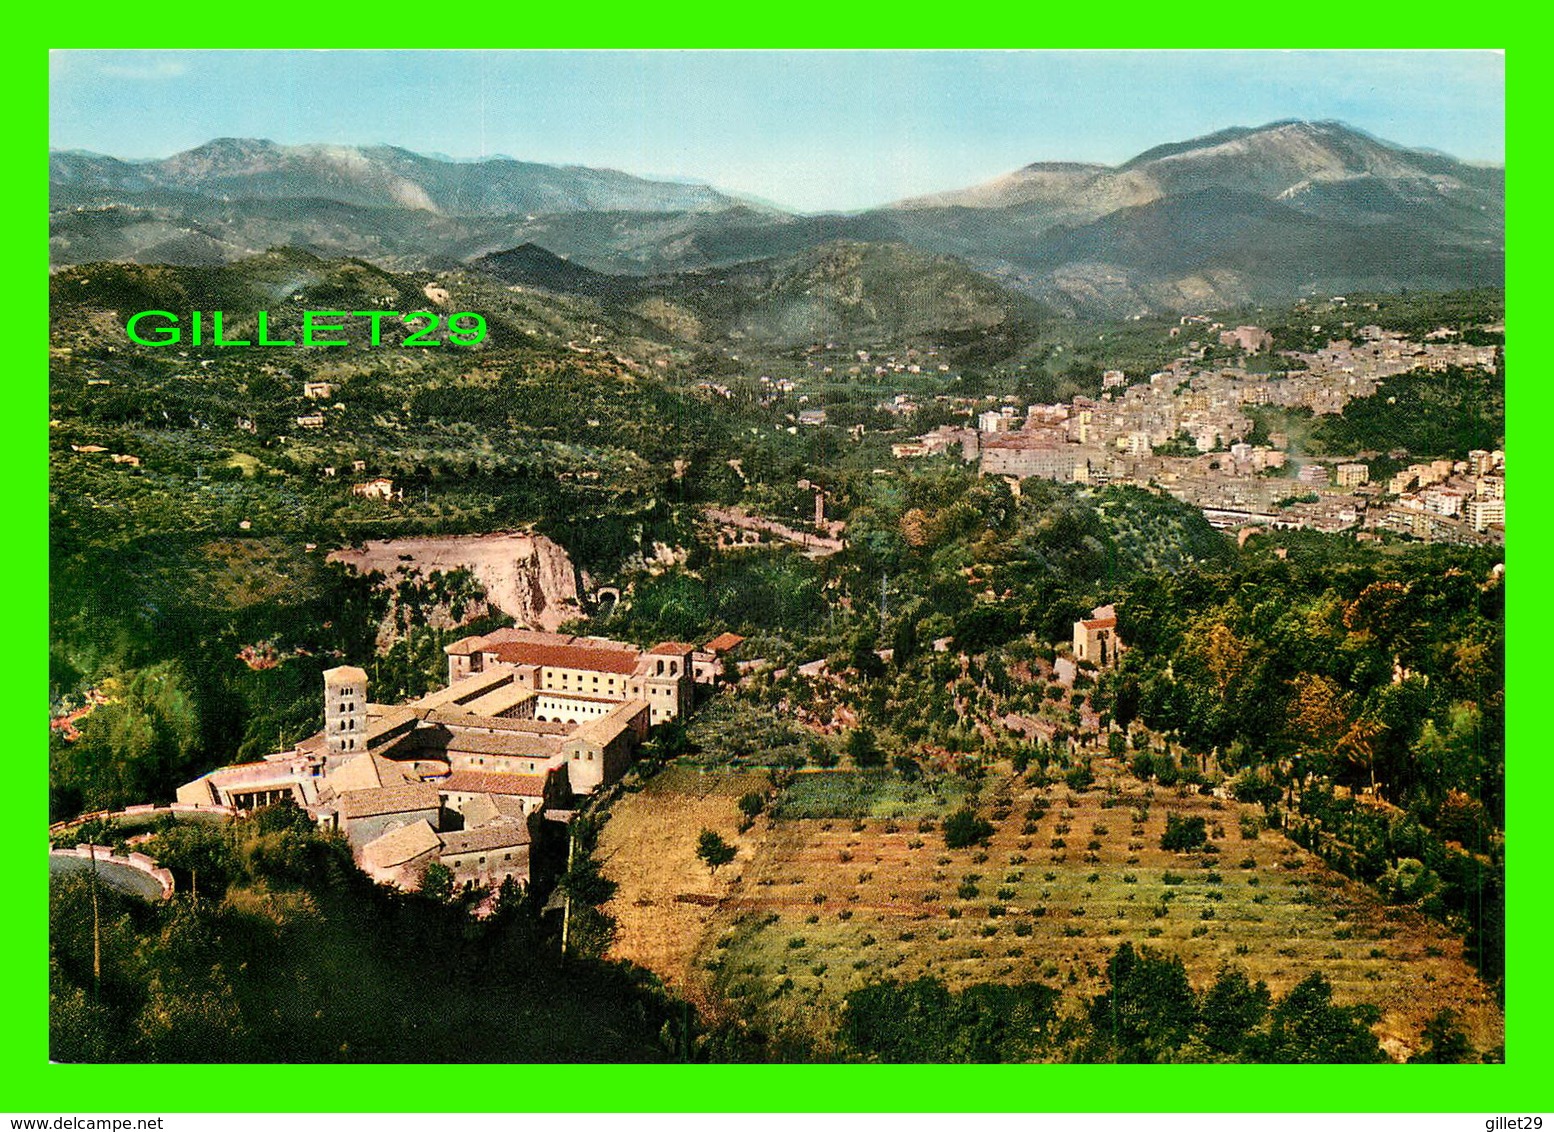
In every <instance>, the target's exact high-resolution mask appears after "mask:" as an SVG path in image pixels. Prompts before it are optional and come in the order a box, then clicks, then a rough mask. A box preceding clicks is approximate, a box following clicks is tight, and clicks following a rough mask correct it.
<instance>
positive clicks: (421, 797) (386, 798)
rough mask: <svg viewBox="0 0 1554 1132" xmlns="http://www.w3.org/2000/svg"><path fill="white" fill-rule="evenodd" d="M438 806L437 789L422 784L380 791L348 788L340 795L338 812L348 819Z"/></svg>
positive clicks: (406, 812) (391, 787)
mask: <svg viewBox="0 0 1554 1132" xmlns="http://www.w3.org/2000/svg"><path fill="white" fill-rule="evenodd" d="M437 806H438V798H437V791H436V790H433V789H432V788H431V787H430V786H426V785H424V784H422V783H416V784H415V785H414V786H387V787H384V788H383V789H381V790H348V791H346V792H345V793H344V794H341V795H340V815H341V816H342V817H344V818H346V819H347V820H349V819H351V818H367V817H375V816H377V815H379V814H408V813H414V812H415V811H416V810H435V809H437Z"/></svg>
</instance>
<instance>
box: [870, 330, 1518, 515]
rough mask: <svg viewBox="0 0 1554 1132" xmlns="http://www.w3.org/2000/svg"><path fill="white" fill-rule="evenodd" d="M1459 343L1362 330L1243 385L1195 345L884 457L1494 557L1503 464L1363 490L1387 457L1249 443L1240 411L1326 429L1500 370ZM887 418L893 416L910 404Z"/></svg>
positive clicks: (1249, 350)
mask: <svg viewBox="0 0 1554 1132" xmlns="http://www.w3.org/2000/svg"><path fill="white" fill-rule="evenodd" d="M1197 320H1202V321H1203V322H1204V325H1202V326H1201V327H1199V326H1198V322H1197ZM1188 327H1192V328H1194V329H1196V330H1199V331H1201V332H1202V333H1203V334H1204V336H1207V335H1208V334H1211V333H1213V334H1217V335H1218V338H1217V340H1218V341H1219V342H1220V344H1221V345H1223V346H1233V347H1236V348H1239V349H1240V350H1242V351H1244V352H1245V353H1246V354H1248V355H1251V354H1256V353H1259V352H1261V351H1264V350H1266V349H1269V348H1270V345H1271V341H1272V340H1271V337H1270V336H1269V334H1268V332H1267V331H1266V330H1264V329H1262V328H1260V327H1256V326H1237V327H1234V328H1230V329H1224V328H1221V327H1220V326H1219V324H1217V323H1209V322H1207V320H1206V319H1203V316H1187V317H1184V318H1183V320H1182V327H1180V328H1173V330H1175V329H1186V328H1188ZM1454 337H1455V336H1454V335H1453V334H1452V333H1451V332H1448V331H1444V330H1443V331H1437V332H1435V333H1432V334H1430V335H1427V336H1426V340H1425V341H1423V342H1414V341H1410V340H1408V339H1407V338H1405V337H1404V336H1403V335H1401V334H1399V333H1397V332H1394V331H1388V330H1383V329H1382V328H1381V327H1379V326H1374V325H1371V326H1364V327H1361V328H1359V329H1358V330H1357V331H1355V332H1354V336H1353V338H1352V339H1351V338H1345V339H1340V340H1335V341H1330V342H1329V343H1328V345H1327V346H1326V347H1324V348H1322V349H1320V350H1316V351H1311V352H1300V351H1285V352H1284V354H1283V356H1284V357H1285V358H1286V359H1288V361H1287V364H1288V365H1289V367H1290V368H1289V369H1288V370H1287V371H1284V372H1280V373H1277V374H1256V373H1251V372H1248V370H1247V369H1246V368H1244V365H1243V366H1240V367H1222V368H1217V369H1210V368H1204V367H1203V366H1202V365H1201V360H1202V358H1203V357H1204V353H1205V351H1204V348H1203V346H1202V345H1201V343H1200V342H1199V341H1198V340H1196V339H1194V340H1191V341H1189V342H1188V344H1187V345H1188V351H1187V353H1185V354H1184V355H1183V356H1181V357H1179V358H1177V359H1176V360H1175V361H1174V362H1172V363H1171V364H1170V365H1169V366H1167V367H1166V368H1165V369H1163V370H1160V371H1158V372H1156V373H1152V374H1150V375H1149V376H1148V377H1147V378H1145V379H1143V380H1140V381H1130V380H1129V378H1128V376H1127V375H1126V374H1125V373H1123V372H1122V371H1120V370H1108V371H1107V372H1106V373H1105V374H1104V376H1103V378H1102V390H1101V393H1100V396H1099V397H1094V398H1092V397H1075V398H1074V399H1073V400H1072V401H1070V402H1067V403H1060V404H1052V405H1042V404H1032V405H1028V406H1025V407H1024V409H1023V411H1022V410H1021V408H1020V406H1019V404H1018V401H1017V399H1016V398H1014V397H1012V396H1009V397H1002V398H994V400H995V401H1001V402H1003V403H1002V404H999V405H998V406H997V407H994V408H984V409H981V410H980V411H978V406H977V405H976V403H975V402H972V403H969V404H967V405H966V406H965V407H963V409H962V411H963V412H965V413H966V414H967V415H968V416H970V415H972V414H975V415H974V420H973V421H972V422H971V423H968V424H967V425H965V426H954V425H944V426H940V427H939V428H936V429H934V430H932V431H930V432H928V433H925V434H923V435H920V436H916V437H913V438H912V439H911V440H908V441H905V442H902V443H898V444H894V445H892V447H891V453H892V455H894V456H895V457H896V458H898V459H908V458H915V457H923V456H934V455H939V454H943V453H951V454H957V455H959V457H960V458H961V459H962V460H964V461H966V462H968V463H973V462H974V463H976V464H977V465H978V467H979V469H980V471H981V472H982V473H983V474H984V475H994V476H1002V477H1005V478H1007V479H1009V480H1010V481H1011V482H1012V483H1013V484H1014V485H1015V486H1016V487H1017V486H1018V481H1019V480H1021V479H1025V478H1028V477H1036V478H1041V479H1049V480H1055V481H1057V482H1060V483H1077V484H1087V485H1093V486H1100V485H1104V484H1108V483H1120V484H1132V485H1136V486H1139V487H1147V488H1151V489H1154V490H1157V491H1160V492H1162V493H1165V494H1168V495H1171V496H1173V497H1175V498H1176V499H1179V500H1182V501H1183V502H1186V503H1190V504H1192V505H1194V506H1196V507H1198V508H1200V509H1201V510H1202V511H1203V512H1204V514H1205V516H1206V517H1207V518H1208V520H1209V522H1210V523H1212V524H1213V525H1215V526H1217V527H1221V528H1239V527H1246V526H1252V527H1257V526H1266V527H1275V528H1305V529H1313V530H1319V531H1323V532H1326V533H1337V532H1342V531H1353V532H1356V533H1358V534H1359V535H1362V536H1368V537H1375V535H1374V532H1375V531H1378V530H1387V531H1393V532H1396V533H1401V534H1408V535H1412V536H1414V537H1417V538H1421V539H1424V540H1427V541H1431V542H1449V543H1458V544H1470V545H1471V544H1479V543H1484V544H1500V543H1503V542H1504V537H1505V453H1504V452H1503V451H1498V450H1496V451H1489V450H1475V451H1473V452H1470V453H1469V455H1468V458H1467V459H1466V460H1459V461H1451V460H1436V461H1432V462H1429V463H1420V464H1412V465H1410V466H1408V467H1407V468H1405V469H1404V470H1402V471H1400V472H1398V473H1397V474H1396V475H1393V476H1391V477H1390V478H1389V479H1388V480H1387V481H1386V482H1385V483H1379V482H1372V481H1371V478H1370V467H1369V464H1368V463H1367V462H1366V459H1367V458H1374V457H1376V456H1379V455H1383V454H1382V453H1352V454H1350V455H1349V456H1348V457H1347V458H1345V457H1331V456H1324V457H1322V458H1320V459H1318V458H1314V457H1310V456H1306V455H1303V454H1301V453H1300V452H1299V451H1298V448H1297V445H1295V444H1292V438H1291V437H1290V436H1289V435H1288V434H1286V433H1282V432H1272V433H1269V434H1268V435H1267V437H1266V443H1256V444H1254V443H1251V442H1250V441H1249V439H1248V438H1249V437H1251V436H1252V434H1253V431H1254V425H1255V422H1254V421H1253V419H1252V417H1251V416H1250V415H1248V413H1247V411H1246V410H1247V409H1248V408H1251V407H1256V406H1271V407H1275V408H1280V409H1304V410H1308V411H1309V412H1310V413H1311V414H1312V415H1313V416H1322V415H1327V414H1334V413H1339V412H1342V411H1343V409H1344V407H1345V406H1346V405H1347V404H1348V403H1349V402H1350V401H1352V400H1354V399H1356V398H1360V397H1369V396H1371V395H1372V394H1374V393H1375V392H1376V390H1377V387H1378V385H1379V384H1380V382H1381V381H1383V380H1384V379H1386V378H1388V377H1394V376H1397V375H1400V374H1404V373H1408V372H1411V371H1415V370H1419V369H1425V370H1432V371H1444V370H1445V369H1447V368H1448V367H1463V368H1482V369H1492V368H1493V367H1494V365H1495V364H1496V357H1495V353H1496V351H1495V347H1493V346H1474V345H1470V344H1467V343H1464V342H1460V341H1455V340H1453V339H1454ZM903 401H905V402H906V404H903ZM881 407H882V408H886V409H889V410H890V411H893V412H902V411H903V410H904V409H906V408H909V407H910V398H905V397H898V398H896V400H895V401H894V402H891V403H888V404H887V405H883V406H881Z"/></svg>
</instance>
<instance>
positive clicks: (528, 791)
mask: <svg viewBox="0 0 1554 1132" xmlns="http://www.w3.org/2000/svg"><path fill="white" fill-rule="evenodd" d="M548 777H549V775H544V774H509V773H505V772H503V771H494V770H492V771H480V770H456V771H454V772H453V773H452V774H450V775H449V776H448V777H447V778H446V779H445V780H444V781H442V782H439V783H438V784H437V790H438V792H439V793H442V794H517V795H521V796H522V797H525V798H543V797H544V796H545V780H546V779H547V778H548Z"/></svg>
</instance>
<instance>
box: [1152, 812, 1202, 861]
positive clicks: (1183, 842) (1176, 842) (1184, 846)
mask: <svg viewBox="0 0 1554 1132" xmlns="http://www.w3.org/2000/svg"><path fill="white" fill-rule="evenodd" d="M1207 824H1208V823H1207V822H1205V821H1204V820H1203V817H1202V816H1201V815H1194V816H1192V817H1182V816H1180V815H1178V814H1167V815H1166V827H1165V832H1164V833H1162V834H1161V835H1160V848H1162V849H1169V850H1170V851H1171V852H1173V853H1189V852H1192V851H1193V850H1194V849H1203V848H1204V846H1205V845H1206V844H1207V843H1208V839H1209V838H1208V829H1207Z"/></svg>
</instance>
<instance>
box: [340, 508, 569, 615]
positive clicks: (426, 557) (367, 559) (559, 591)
mask: <svg viewBox="0 0 1554 1132" xmlns="http://www.w3.org/2000/svg"><path fill="white" fill-rule="evenodd" d="M329 559H330V561H331V562H343V563H345V564H346V565H347V566H350V567H352V568H353V569H356V570H359V571H361V572H363V573H366V572H368V571H372V570H378V571H381V572H382V573H383V574H384V575H385V576H387V577H392V576H393V575H394V574H395V573H396V572H397V571H398V570H399V569H400V568H401V567H408V568H409V569H410V570H411V571H413V572H416V573H420V574H429V573H431V572H432V571H434V570H441V571H443V572H444V573H446V572H448V571H450V570H457V569H458V568H459V567H461V566H462V567H464V568H465V569H467V570H469V571H470V573H472V574H474V575H475V577H476V579H477V580H479V582H480V584H481V585H483V586H484V587H485V589H486V598H487V600H488V601H489V602H490V604H491V605H493V606H495V607H496V608H497V609H500V610H501V611H502V612H503V613H506V614H508V615H509V616H511V617H512V618H513V619H514V620H515V621H517V623H518V624H519V625H520V626H523V627H525V628H530V629H545V630H554V629H555V628H557V627H558V626H559V625H560V624H561V623H562V622H563V621H566V620H568V619H570V618H573V617H576V616H578V614H579V613H580V611H581V610H580V606H579V604H578V592H577V571H576V569H574V567H573V565H572V560H571V558H569V557H568V556H567V552H566V551H565V550H563V549H562V548H561V547H560V546H559V545H557V544H556V543H554V542H552V541H551V540H550V539H548V538H546V537H545V536H544V535H537V534H531V533H528V532H522V531H506V532H501V533H497V534H489V535H447V536H441V535H438V536H428V537H425V538H404V539H382V540H374V541H371V542H368V543H367V544H366V546H365V547H363V548H360V549H357V548H351V549H348V550H337V551H335V552H334V553H332V554H331V555H330V556H329Z"/></svg>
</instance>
